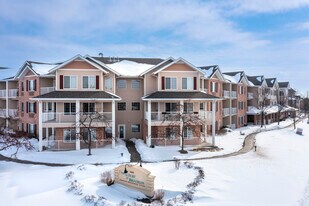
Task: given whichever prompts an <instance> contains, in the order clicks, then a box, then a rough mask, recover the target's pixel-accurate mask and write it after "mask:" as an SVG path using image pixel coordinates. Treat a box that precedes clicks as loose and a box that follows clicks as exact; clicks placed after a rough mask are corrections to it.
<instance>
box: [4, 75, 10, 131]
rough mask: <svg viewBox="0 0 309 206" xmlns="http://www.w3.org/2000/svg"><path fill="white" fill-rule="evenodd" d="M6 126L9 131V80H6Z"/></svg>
mask: <svg viewBox="0 0 309 206" xmlns="http://www.w3.org/2000/svg"><path fill="white" fill-rule="evenodd" d="M5 84H6V85H5V117H6V118H5V127H6V130H5V131H8V128H9V119H8V118H9V82H8V81H6V82H5Z"/></svg>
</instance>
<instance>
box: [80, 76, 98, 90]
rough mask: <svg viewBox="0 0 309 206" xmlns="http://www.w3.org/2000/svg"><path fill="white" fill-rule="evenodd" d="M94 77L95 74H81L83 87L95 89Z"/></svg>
mask: <svg viewBox="0 0 309 206" xmlns="http://www.w3.org/2000/svg"><path fill="white" fill-rule="evenodd" d="M95 86H96V77H95V76H83V88H84V89H95Z"/></svg>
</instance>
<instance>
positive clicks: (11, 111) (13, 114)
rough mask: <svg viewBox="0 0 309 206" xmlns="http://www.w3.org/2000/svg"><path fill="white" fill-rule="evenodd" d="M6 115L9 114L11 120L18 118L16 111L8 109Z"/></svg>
mask: <svg viewBox="0 0 309 206" xmlns="http://www.w3.org/2000/svg"><path fill="white" fill-rule="evenodd" d="M8 113H9V117H13V118H17V117H18V110H17V109H9V111H8Z"/></svg>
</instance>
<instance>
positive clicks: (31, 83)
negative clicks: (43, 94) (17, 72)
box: [28, 80, 35, 91]
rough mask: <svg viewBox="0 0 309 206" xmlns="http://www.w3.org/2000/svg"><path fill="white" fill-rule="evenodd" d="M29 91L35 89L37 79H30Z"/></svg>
mask: <svg viewBox="0 0 309 206" xmlns="http://www.w3.org/2000/svg"><path fill="white" fill-rule="evenodd" d="M28 91H35V80H29V81H28Z"/></svg>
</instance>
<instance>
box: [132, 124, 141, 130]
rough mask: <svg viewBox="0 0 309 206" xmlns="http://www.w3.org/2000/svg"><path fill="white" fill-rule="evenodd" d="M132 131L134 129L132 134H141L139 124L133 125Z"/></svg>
mask: <svg viewBox="0 0 309 206" xmlns="http://www.w3.org/2000/svg"><path fill="white" fill-rule="evenodd" d="M131 129H132V132H140V125H139V124H132V125H131Z"/></svg>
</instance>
